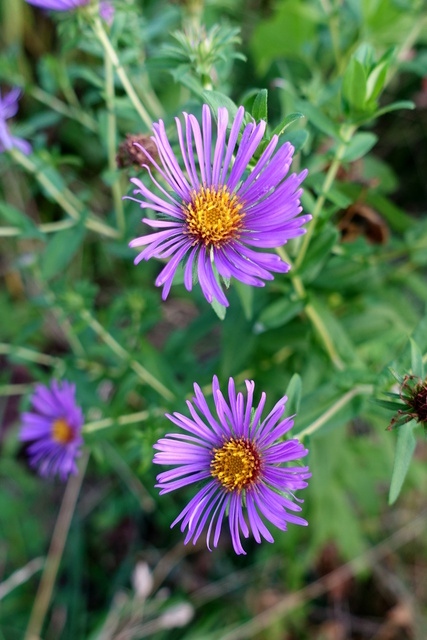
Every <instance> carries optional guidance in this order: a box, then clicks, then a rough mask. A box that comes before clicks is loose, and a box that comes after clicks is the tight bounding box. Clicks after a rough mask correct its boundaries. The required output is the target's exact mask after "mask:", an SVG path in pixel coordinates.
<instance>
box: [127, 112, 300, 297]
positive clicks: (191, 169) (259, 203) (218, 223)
mask: <svg viewBox="0 0 427 640" xmlns="http://www.w3.org/2000/svg"><path fill="white" fill-rule="evenodd" d="M183 115H184V118H185V134H184V133H183V130H182V127H181V123H180V121H179V119H178V118H176V126H177V130H178V139H179V145H180V149H181V155H182V160H183V163H184V165H185V171H186V173H184V171H183V170H182V168H181V166H180V164H179V162H178V160H177V158H176V156H175V154H174V152H173V151H172V147H171V145H170V143H169V140H168V138H167V135H166V130H165V125H164V123H163V121H162V120H160V121H159V123H158V124H154V125H153V131H154V137H153V138H152V139H153V140H154V142H155V144H156V145H157V149H158V152H159V156H160V160H161V164H162V168H161V167H160V166H159V165H158V164H157V163H156V162H155V161H154V159H153V158H152V156H150V154H149V153H148V152H147V151H146V150H145V149H143V151H144V153H145V154H146V156H147V157H148V158H149V160H150V162H151V163H152V164H153V166H154V167H155V168H156V169H157V170H158V171H159V173H160V175H161V176H162V177H163V178H164V180H165V181H166V183H167V184H168V185H169V187H170V189H171V191H172V192H168V191H166V190H165V189H164V188H163V187H162V186H161V185H160V184H159V183H158V182H157V180H156V179H155V178H154V177H153V175H152V173H151V171H150V169H149V168H148V167H147V166H146V165H143V166H145V167H146V168H147V170H148V172H149V175H150V178H151V180H152V182H153V184H154V185H156V187H157V188H158V189H160V191H161V192H162V194H163V196H158V195H156V194H155V193H153V192H152V191H150V189H148V188H147V187H146V186H145V185H144V184H143V183H142V182H141V180H138V179H137V178H132V180H131V182H133V184H135V185H136V187H137V188H136V190H135V191H134V194H141V195H142V196H143V199H142V200H139V199H137V198H130V199H132V200H135V201H136V202H139V204H140V206H141V208H142V209H153V210H154V211H158V212H159V214H160V219H159V220H151V219H149V218H143V222H144V223H145V224H147V225H148V226H150V227H155V228H160V229H161V230H160V231H158V232H157V233H152V234H150V235H146V236H142V237H140V238H136V239H135V240H132V242H131V243H130V246H131V247H140V246H143V245H148V246H147V247H146V248H145V249H144V250H143V251H142V252H141V253H140V254H139V255H138V256H137V258H136V259H135V264H138V263H139V262H140V261H141V260H149V259H150V258H152V257H156V258H169V257H170V256H172V258H171V260H170V261H169V263H168V264H167V265H166V266H165V267H164V269H163V270H162V271H161V273H160V275H159V276H158V278H157V280H156V285H157V286H162V285H163V294H162V297H163V299H164V300H165V299H166V297H167V296H168V293H169V291H170V288H171V285H172V280H173V278H174V276H175V273H176V270H177V267H178V265H179V264H180V263H181V262H184V261H185V262H186V266H185V271H184V284H185V287H186V289H187V290H188V291H190V290H191V288H192V284H193V265H194V267H195V268H196V269H197V274H198V279H199V282H200V286H201V288H202V291H203V294H204V296H205V298H206V299H207V300H208V302H212V299H213V298H216V299H217V300H218V301H219V302H220V303H221V304H222V305H224V306H228V301H227V299H226V297H225V295H224V292H223V290H222V288H221V286H220V285H219V283H218V281H217V279H216V276H215V272H214V269H213V265H214V266H215V267H216V270H217V271H218V273H219V274H220V275H221V276H222V277H223V278H225V279H229V278H230V277H231V276H233V277H234V278H236V279H237V280H241V281H242V282H245V283H246V284H249V285H254V286H257V287H262V286H264V284H265V283H264V282H263V280H273V279H274V278H273V275H272V274H271V273H270V272H271V271H275V272H281V273H286V272H287V271H288V270H289V268H290V267H289V265H288V264H287V263H286V262H282V260H281V259H280V258H279V256H278V255H276V254H272V253H265V252H262V253H261V252H258V251H255V250H254V249H252V248H250V247H255V248H256V249H258V248H275V247H279V246H281V245H283V244H285V243H286V242H287V241H288V240H289V239H290V238H295V237H296V236H299V235H301V234H303V233H305V229H302V228H301V227H302V225H303V224H305V223H306V222H308V221H309V220H310V219H311V216H310V215H305V216H299V213H301V211H302V207H301V206H300V200H299V199H300V197H301V194H302V189H300V188H299V185H300V184H301V182H302V181H303V180H304V178H305V177H306V175H307V171H306V170H304V171H302V172H301V173H300V174H299V175H297V174H295V173H294V174H292V175H291V176H289V177H288V178H287V179H286V180H285V177H286V175H287V173H288V171H289V167H290V165H291V162H292V155H293V153H294V147H293V146H292V145H291V144H289V142H287V143H285V144H284V145H283V146H281V147H280V148H279V150H278V151H277V153H276V154H275V155H274V156H273V152H274V150H275V148H276V146H277V143H278V136H276V135H274V136H273V137H272V139H271V141H270V142H269V143H268V145H267V147H266V149H265V150H264V151H263V153H262V154H261V156H260V158H259V160H258V161H257V162H256V164H255V166H254V168H253V169H252V171H251V172H250V173H249V174H246V173H245V172H247V170H248V169H249V163H250V162H251V161H252V160H253V159H254V154H255V151H256V149H257V147H258V145H259V144H260V142H261V140H262V138H263V135H264V132H265V128H266V123H265V122H264V121H262V120H261V122H259V124H255V122H250V123H249V124H247V125H246V126H245V128H244V130H243V133H242V137H241V140H240V143H239V144H238V148H237V149H236V144H237V140H238V135H239V132H240V129H241V126H242V123H243V118H244V115H245V111H244V108H243V107H240V108H239V109H238V111H237V114H236V117H235V119H234V122H233V123H232V126H231V131H230V135H229V139H228V143H227V142H226V136H227V125H228V119H229V114H228V111H227V109H226V108H225V107H220V108H219V109H218V125H217V135H216V141H215V143H213V142H212V121H211V112H210V109H209V107H208V106H207V105H204V106H203V123H202V129H201V128H200V125H199V123H198V121H197V120H196V118H195V117H194V116H193V115H188V114H187V113H184V114H183ZM193 136H194V144H193ZM194 146H195V152H194ZM212 151H213V162H212ZM224 154H225V157H224ZM233 158H234V160H233ZM196 162H197V163H198V167H196ZM298 216H299V217H298ZM248 245H249V246H248Z"/></svg>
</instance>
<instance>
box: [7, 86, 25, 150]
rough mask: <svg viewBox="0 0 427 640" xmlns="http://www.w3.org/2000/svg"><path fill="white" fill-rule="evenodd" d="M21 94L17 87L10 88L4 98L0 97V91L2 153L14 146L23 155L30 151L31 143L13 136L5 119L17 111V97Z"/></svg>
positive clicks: (11, 116)
mask: <svg viewBox="0 0 427 640" xmlns="http://www.w3.org/2000/svg"><path fill="white" fill-rule="evenodd" d="M20 95H21V90H20V89H18V88H15V89H12V91H10V92H9V93H8V94H7V95H6V96H5V97H4V98H2V95H1V92H0V153H3V152H4V151H6V150H7V149H12V148H13V147H16V148H17V149H19V150H20V151H22V153H25V155H28V154H30V153H31V150H32V149H31V145H30V143H29V142H27V141H26V140H23V139H22V138H17V137H15V136H13V135H12V134H11V133H10V131H9V127H8V126H7V122H6V121H7V120H9V118H13V116H14V115H16V113H17V111H18V99H19V97H20Z"/></svg>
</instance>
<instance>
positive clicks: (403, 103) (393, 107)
mask: <svg viewBox="0 0 427 640" xmlns="http://www.w3.org/2000/svg"><path fill="white" fill-rule="evenodd" d="M398 109H411V110H412V109H415V103H414V102H412V100H397V102H392V103H391V104H388V105H387V106H385V107H382V109H378V111H376V112H375V113H374V115H373V116H372V117H373V118H379V117H380V116H383V115H384V114H385V113H390V112H391V111H397V110H398Z"/></svg>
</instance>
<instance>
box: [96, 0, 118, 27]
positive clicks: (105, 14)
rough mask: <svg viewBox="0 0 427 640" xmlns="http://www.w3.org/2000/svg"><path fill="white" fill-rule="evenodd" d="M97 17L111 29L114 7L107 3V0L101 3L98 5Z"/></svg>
mask: <svg viewBox="0 0 427 640" xmlns="http://www.w3.org/2000/svg"><path fill="white" fill-rule="evenodd" d="M99 15H100V16H101V18H102V19H103V20H105V22H106V23H107V24H108V26H110V27H111V25H112V24H113V19H114V7H113V4H112V2H108V0H105V2H101V3H100V5H99Z"/></svg>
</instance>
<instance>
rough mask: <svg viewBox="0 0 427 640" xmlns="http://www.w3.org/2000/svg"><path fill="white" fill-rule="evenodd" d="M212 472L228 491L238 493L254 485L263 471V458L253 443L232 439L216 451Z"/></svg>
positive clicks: (211, 466)
mask: <svg viewBox="0 0 427 640" xmlns="http://www.w3.org/2000/svg"><path fill="white" fill-rule="evenodd" d="M214 454H215V455H214V458H213V460H212V462H211V465H210V471H211V474H212V476H213V477H214V478H218V480H219V481H220V482H221V484H223V485H224V487H225V488H226V489H228V491H236V490H237V491H238V492H240V491H241V490H242V489H245V488H248V487H249V486H250V485H253V484H254V483H255V482H256V480H257V478H258V476H259V473H260V470H261V458H260V455H259V453H258V452H257V451H256V449H255V447H254V445H253V444H252V442H250V441H249V440H247V439H246V438H239V439H235V438H232V439H231V440H228V442H225V443H224V445H223V446H222V447H221V448H220V449H214Z"/></svg>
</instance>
